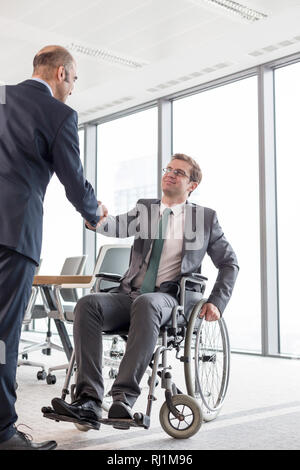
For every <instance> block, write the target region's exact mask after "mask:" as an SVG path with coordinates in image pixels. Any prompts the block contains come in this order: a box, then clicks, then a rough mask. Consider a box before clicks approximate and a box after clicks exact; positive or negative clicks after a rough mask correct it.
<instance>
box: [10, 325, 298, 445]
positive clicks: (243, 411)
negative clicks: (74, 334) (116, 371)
mask: <svg viewBox="0 0 300 470" xmlns="http://www.w3.org/2000/svg"><path fill="white" fill-rule="evenodd" d="M29 337H31V338H32V337H33V338H34V339H40V337H39V338H38V337H37V334H32V333H31V334H30V333H27V338H29ZM42 339H43V337H42ZM56 341H57V340H56ZM30 359H31V360H36V361H39V362H44V363H45V364H46V367H50V366H53V365H57V364H60V363H64V362H65V356H64V354H63V353H60V352H57V351H53V353H52V355H51V356H45V355H43V354H41V353H40V352H34V353H32V354H31V355H30ZM172 361H173V359H172ZM172 364H173V371H172V372H173V376H174V377H175V382H176V384H177V385H178V386H179V388H180V387H182V389H183V390H184V389H185V388H184V374H183V365H182V363H180V362H179V361H173V362H172ZM37 371H38V369H37V368H33V367H27V366H26V367H25V366H21V367H19V368H18V371H17V381H18V390H17V397H18V399H17V413H18V417H19V418H18V422H17V425H18V426H20V430H23V431H25V432H27V433H28V434H31V435H32V436H33V438H34V441H43V440H47V439H55V440H56V441H57V442H58V449H64V450H73V449H78V450H94V449H97V450H121V449H126V450H139V449H148V450H176V451H180V450H193V449H199V450H202V449H205V450H231V449H233V450H248V449H250V450H254V449H255V450H257V449H259V450H261V449H266V450H281V449H285V450H294V449H298V450H299V448H300V362H299V360H288V359H279V358H278V359H277V358H263V357H259V356H248V355H240V354H232V357H231V376H230V384H229V388H228V392H227V396H226V400H225V403H224V405H223V408H222V410H221V412H220V414H219V416H218V417H217V418H216V419H215V420H214V421H211V422H207V423H204V424H203V425H202V427H201V428H200V430H199V432H198V433H197V434H196V435H194V436H193V437H191V438H190V439H173V438H171V437H170V436H168V435H167V434H166V433H165V432H164V431H163V429H162V428H161V426H160V422H159V410H160V407H161V405H162V403H163V402H164V394H163V391H162V390H161V389H160V387H158V388H157V389H156V397H157V400H156V401H155V402H154V405H153V410H152V416H151V426H150V429H148V430H145V429H136V428H131V429H130V430H127V431H122V430H116V429H113V428H112V427H111V426H106V425H102V426H101V428H100V430H99V431H94V430H91V431H89V432H80V431H78V430H77V429H76V428H75V426H74V425H73V424H72V423H63V422H60V423H56V422H54V421H50V420H47V419H45V418H44V417H43V416H42V413H41V407H42V406H49V405H50V404H51V399H52V398H54V397H56V396H60V395H61V389H62V386H63V382H64V378H65V371H59V372H57V373H56V377H57V382H56V384H55V385H48V384H47V383H46V382H45V381H38V380H37V378H36V373H37ZM104 372H105V375H106V377H107V378H106V382H107V384H108V385H109V384H111V383H112V381H111V380H110V379H109V378H108V369H105V370H104ZM142 386H143V387H142V394H141V396H140V398H139V399H138V401H137V403H136V405H135V408H134V411H142V412H145V409H146V400H147V393H148V389H147V380H146V378H145V379H143V382H142ZM22 425H26V426H29V427H30V429H28V428H27V427H24V426H22Z"/></svg>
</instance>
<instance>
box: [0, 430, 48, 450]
mask: <svg viewBox="0 0 300 470" xmlns="http://www.w3.org/2000/svg"><path fill="white" fill-rule="evenodd" d="M56 446H57V443H56V442H55V441H45V442H39V443H34V442H32V441H31V440H30V438H29V437H28V436H27V435H26V434H25V433H23V432H21V431H16V433H15V434H14V435H13V436H12V437H11V438H10V439H8V440H7V441H4V442H1V443H0V450H52V449H55V447H56Z"/></svg>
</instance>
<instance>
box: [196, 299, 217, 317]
mask: <svg viewBox="0 0 300 470" xmlns="http://www.w3.org/2000/svg"><path fill="white" fill-rule="evenodd" d="M203 317H205V320H206V321H217V320H220V318H221V314H220V311H219V309H218V308H217V307H216V306H215V305H214V304H210V303H209V302H208V303H206V304H204V305H203V307H202V309H201V312H200V315H199V318H203Z"/></svg>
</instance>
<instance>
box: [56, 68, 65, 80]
mask: <svg viewBox="0 0 300 470" xmlns="http://www.w3.org/2000/svg"><path fill="white" fill-rule="evenodd" d="M65 77H66V71H65V68H64V66H63V65H60V66H59V67H58V69H57V78H58V80H59V81H60V82H63V81H64V79H65Z"/></svg>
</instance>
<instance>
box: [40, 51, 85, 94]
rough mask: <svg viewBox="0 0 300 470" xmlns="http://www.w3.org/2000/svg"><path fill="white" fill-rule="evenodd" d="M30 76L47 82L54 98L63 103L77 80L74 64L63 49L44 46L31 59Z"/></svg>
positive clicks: (67, 52)
mask: <svg viewBox="0 0 300 470" xmlns="http://www.w3.org/2000/svg"><path fill="white" fill-rule="evenodd" d="M32 76H33V77H38V78H41V79H43V80H45V81H46V82H48V83H49V85H50V86H51V88H52V91H53V93H54V96H55V98H57V99H59V100H60V101H63V102H65V101H66V99H67V97H68V95H70V94H71V93H72V91H73V87H74V82H75V80H76V79H77V76H76V62H75V60H74V58H73V56H72V55H71V54H70V52H69V51H68V50H67V49H65V48H64V47H62V46H56V45H54V46H45V47H43V48H42V49H41V50H40V51H39V52H38V53H37V54H36V55H35V57H34V59H33V75H32ZM67 84H68V85H69V87H68V86H67Z"/></svg>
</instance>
